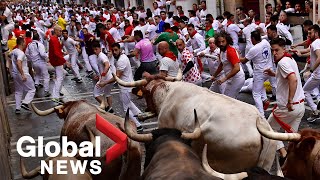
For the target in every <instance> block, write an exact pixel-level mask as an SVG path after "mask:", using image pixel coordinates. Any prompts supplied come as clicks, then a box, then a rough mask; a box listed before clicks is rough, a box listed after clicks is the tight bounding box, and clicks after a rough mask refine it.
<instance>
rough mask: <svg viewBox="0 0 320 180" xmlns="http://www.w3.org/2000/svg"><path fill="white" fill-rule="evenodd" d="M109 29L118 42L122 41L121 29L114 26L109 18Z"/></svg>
mask: <svg viewBox="0 0 320 180" xmlns="http://www.w3.org/2000/svg"><path fill="white" fill-rule="evenodd" d="M106 28H107V30H108V31H109V33H110V34H111V35H112V37H113V38H114V40H115V41H116V42H120V41H121V36H120V33H119V31H118V30H117V29H116V28H115V27H113V24H112V21H111V20H108V21H107V26H106Z"/></svg>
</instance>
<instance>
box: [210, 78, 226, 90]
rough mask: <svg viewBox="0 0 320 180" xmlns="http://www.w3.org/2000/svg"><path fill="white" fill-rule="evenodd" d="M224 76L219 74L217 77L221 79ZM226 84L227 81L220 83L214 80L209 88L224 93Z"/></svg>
mask: <svg viewBox="0 0 320 180" xmlns="http://www.w3.org/2000/svg"><path fill="white" fill-rule="evenodd" d="M223 77H224V75H221V76H218V77H217V79H221V78H223ZM226 85H227V83H226V82H224V83H222V84H219V83H217V82H216V81H213V82H212V84H211V86H210V88H209V89H210V90H211V91H213V92H216V93H220V94H223V93H224V90H225V89H226Z"/></svg>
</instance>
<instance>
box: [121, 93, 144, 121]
mask: <svg viewBox="0 0 320 180" xmlns="http://www.w3.org/2000/svg"><path fill="white" fill-rule="evenodd" d="M120 101H121V102H122V107H123V111H124V112H127V109H128V108H129V118H130V119H131V120H132V121H133V122H134V123H135V124H136V126H137V127H139V126H141V124H140V122H139V121H138V120H137V118H136V117H134V115H138V114H140V113H141V111H140V109H139V108H138V107H137V106H136V105H135V104H134V103H133V102H132V101H131V96H130V92H129V91H126V90H120Z"/></svg>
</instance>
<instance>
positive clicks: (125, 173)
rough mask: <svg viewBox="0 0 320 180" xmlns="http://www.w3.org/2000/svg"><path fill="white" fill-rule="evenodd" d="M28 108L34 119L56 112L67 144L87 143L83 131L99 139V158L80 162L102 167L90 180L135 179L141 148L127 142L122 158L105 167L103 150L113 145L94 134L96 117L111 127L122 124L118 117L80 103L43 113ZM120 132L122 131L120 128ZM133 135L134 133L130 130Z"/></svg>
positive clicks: (137, 144)
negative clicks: (99, 164)
mask: <svg viewBox="0 0 320 180" xmlns="http://www.w3.org/2000/svg"><path fill="white" fill-rule="evenodd" d="M32 108H33V109H34V111H35V112H36V113H37V114H38V115H42V116H43V115H48V114H50V113H53V112H56V113H57V115H58V116H59V117H60V118H63V119H64V124H63V126H62V130H61V136H67V137H68V140H69V141H74V142H75V143H77V145H79V144H80V143H81V142H83V141H87V140H88V139H89V137H88V135H87V134H86V133H85V127H88V128H89V129H90V130H91V131H92V132H93V134H94V136H100V137H101V138H100V139H101V157H100V158H81V159H87V160H93V159H98V160H100V162H101V164H102V166H101V167H102V172H101V174H99V175H95V176H94V177H93V178H94V179H103V180H106V179H111V180H114V179H124V180H127V179H133V180H134V179H138V178H139V177H140V172H141V147H140V145H139V143H137V142H134V141H130V143H128V144H129V145H130V146H129V148H128V150H127V152H126V153H125V155H124V156H121V157H119V158H117V159H115V160H114V161H112V162H111V163H110V164H108V165H106V164H105V160H106V156H105V154H106V153H105V152H106V149H108V148H110V147H111V146H112V145H114V142H113V141H112V140H111V139H110V138H108V137H106V135H104V134H103V133H101V132H100V131H98V130H97V128H96V125H95V122H96V114H99V115H101V116H102V117H103V118H104V119H106V120H108V121H109V122H110V123H111V124H113V125H114V126H118V125H119V124H121V125H122V124H123V123H124V120H123V119H122V118H120V117H118V116H115V115H113V114H110V113H106V112H105V111H103V110H101V109H100V108H99V107H97V106H95V105H92V104H90V103H87V102H86V101H84V100H79V101H71V102H67V103H65V104H64V105H61V106H57V107H55V108H51V109H48V110H45V111H40V110H38V109H37V108H36V107H35V106H34V105H33V104H32ZM122 128H123V127H122ZM133 131H136V129H133Z"/></svg>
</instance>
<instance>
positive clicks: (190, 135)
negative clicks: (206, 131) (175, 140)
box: [181, 109, 201, 140]
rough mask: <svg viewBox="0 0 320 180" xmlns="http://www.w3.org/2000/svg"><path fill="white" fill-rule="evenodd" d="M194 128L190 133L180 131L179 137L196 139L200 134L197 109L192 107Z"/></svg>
mask: <svg viewBox="0 0 320 180" xmlns="http://www.w3.org/2000/svg"><path fill="white" fill-rule="evenodd" d="M194 119H195V127H196V128H195V129H194V131H193V132H192V133H182V135H181V138H182V139H187V140H196V139H198V138H199V137H200V136H201V129H200V124H199V120H198V116H197V111H196V110H195V109H194Z"/></svg>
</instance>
